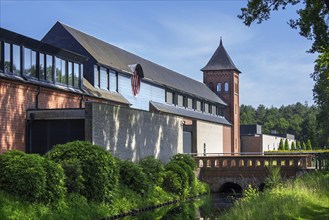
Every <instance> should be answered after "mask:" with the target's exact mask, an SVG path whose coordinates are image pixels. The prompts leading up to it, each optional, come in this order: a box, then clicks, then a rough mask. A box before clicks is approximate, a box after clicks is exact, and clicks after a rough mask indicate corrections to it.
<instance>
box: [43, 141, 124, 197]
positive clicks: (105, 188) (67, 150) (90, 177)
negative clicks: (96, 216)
mask: <svg viewBox="0 0 329 220" xmlns="http://www.w3.org/2000/svg"><path fill="white" fill-rule="evenodd" d="M46 157H47V158H49V159H51V160H53V161H55V162H57V163H63V164H64V168H65V169H66V170H65V174H66V175H70V176H67V177H66V180H68V181H71V180H74V179H75V178H78V179H79V177H77V175H78V173H79V171H78V170H76V171H73V170H72V169H71V167H70V166H68V165H69V164H68V163H76V164H77V163H79V164H80V166H81V170H82V173H81V174H82V178H83V179H80V180H81V183H83V186H82V187H80V186H79V183H78V185H77V187H78V189H79V191H80V193H81V195H83V196H85V197H86V198H87V199H88V200H93V201H96V202H111V201H112V199H113V194H114V190H115V189H116V187H117V184H118V172H117V166H116V163H115V159H114V158H113V157H112V155H111V154H110V153H109V152H107V151H105V150H104V149H103V148H102V147H100V146H97V145H93V144H91V143H89V142H86V141H74V142H69V143H66V144H60V145H56V146H55V147H54V148H53V149H52V150H51V151H50V152H48V153H47V154H46ZM69 160H75V162H68V161H69ZM70 169H71V170H70ZM77 169H79V168H77ZM71 175H72V176H71ZM80 180H79V181H80ZM67 184H68V183H66V185H67Z"/></svg>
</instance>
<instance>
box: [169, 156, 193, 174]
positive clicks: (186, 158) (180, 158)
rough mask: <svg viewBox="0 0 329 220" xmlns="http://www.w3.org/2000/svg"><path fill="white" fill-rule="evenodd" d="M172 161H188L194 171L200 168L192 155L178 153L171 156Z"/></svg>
mask: <svg viewBox="0 0 329 220" xmlns="http://www.w3.org/2000/svg"><path fill="white" fill-rule="evenodd" d="M171 161H183V162H184V163H186V164H187V165H189V166H190V167H191V169H192V171H193V170H196V169H197V168H198V166H197V163H196V161H195V160H194V158H193V157H192V156H191V155H187V154H176V155H175V156H173V157H172V158H171Z"/></svg>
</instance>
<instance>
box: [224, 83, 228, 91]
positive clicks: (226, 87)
mask: <svg viewBox="0 0 329 220" xmlns="http://www.w3.org/2000/svg"><path fill="white" fill-rule="evenodd" d="M224 91H225V92H228V82H225V83H224Z"/></svg>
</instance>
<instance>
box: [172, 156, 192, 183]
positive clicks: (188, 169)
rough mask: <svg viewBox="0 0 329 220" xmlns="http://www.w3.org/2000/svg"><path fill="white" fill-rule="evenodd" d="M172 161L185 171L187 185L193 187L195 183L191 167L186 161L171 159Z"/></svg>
mask: <svg viewBox="0 0 329 220" xmlns="http://www.w3.org/2000/svg"><path fill="white" fill-rule="evenodd" d="M172 163H176V164H178V165H179V166H180V167H181V168H182V169H183V170H184V171H185V173H186V176H187V181H188V184H187V185H188V186H189V187H193V186H194V183H195V174H194V172H193V170H192V169H191V167H190V166H189V165H187V164H186V163H184V162H183V161H179V160H173V161H172Z"/></svg>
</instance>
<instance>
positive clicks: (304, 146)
mask: <svg viewBox="0 0 329 220" xmlns="http://www.w3.org/2000/svg"><path fill="white" fill-rule="evenodd" d="M302 150H306V144H305V142H303V143H302Z"/></svg>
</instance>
